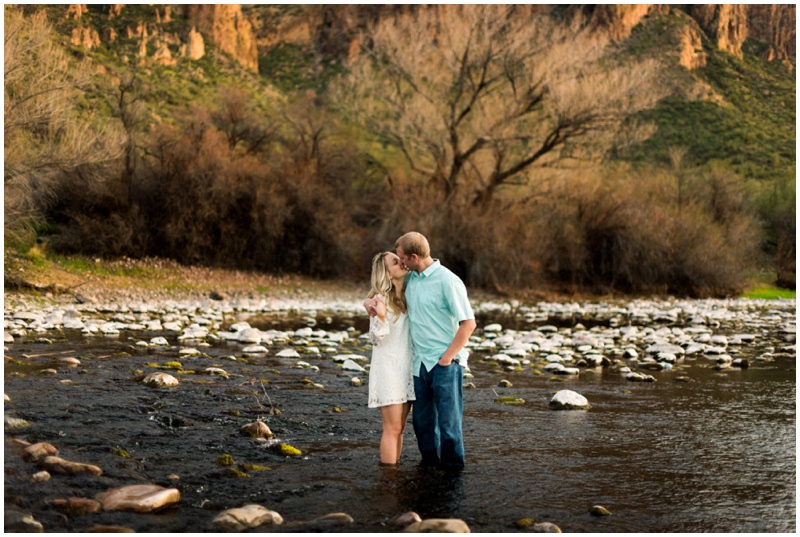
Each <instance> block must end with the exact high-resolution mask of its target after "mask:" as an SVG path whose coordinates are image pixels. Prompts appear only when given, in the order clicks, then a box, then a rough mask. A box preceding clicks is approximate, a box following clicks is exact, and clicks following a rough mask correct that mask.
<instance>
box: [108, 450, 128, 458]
mask: <svg viewBox="0 0 800 537" xmlns="http://www.w3.org/2000/svg"><path fill="white" fill-rule="evenodd" d="M111 453H113V454H115V455H119V456H120V457H122V458H123V459H130V458H131V454H130V453H128V452H127V451H125V450H124V449H122V448H113V449H112V450H111Z"/></svg>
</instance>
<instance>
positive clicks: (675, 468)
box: [4, 301, 796, 532]
mask: <svg viewBox="0 0 800 537" xmlns="http://www.w3.org/2000/svg"><path fill="white" fill-rule="evenodd" d="M749 308H750V311H751V313H749V314H748V315H749V317H748V316H745V319H758V320H757V321H756V322H755V324H756V325H757V326H746V325H744V324H743V323H742V321H741V317H737V318H736V319H734V320H731V321H726V320H724V319H723V320H722V321H721V322H720V321H715V322H713V323H712V324H713V330H711V332H712V333H713V334H714V335H717V336H719V335H725V336H728V337H733V336H734V335H735V334H741V333H748V332H749V333H753V334H755V335H756V336H757V337H756V339H755V341H754V342H751V343H748V344H745V345H742V346H741V348H737V349H736V350H731V348H729V353H730V354H731V355H733V356H734V357H735V358H745V359H748V360H749V362H750V366H749V367H748V368H736V367H734V368H730V367H725V368H721V369H719V368H717V367H715V365H716V361H715V360H713V359H711V358H710V357H709V356H707V355H703V354H700V355H698V356H693V357H687V358H685V359H683V360H679V362H678V363H677V364H676V365H675V366H674V367H672V368H671V369H668V370H664V371H648V373H649V374H652V375H653V377H654V379H655V380H656V381H655V382H631V381H629V380H626V378H625V375H624V374H621V373H620V371H619V368H620V367H621V366H624V365H625V363H624V362H623V360H622V359H621V358H617V359H616V360H613V362H614V363H612V365H611V366H610V367H597V368H588V367H587V368H582V369H581V372H580V374H579V375H574V376H553V375H551V374H549V373H547V372H543V371H542V368H541V367H540V365H541V364H539V366H537V362H536V360H535V359H533V360H532V363H531V364H528V363H524V364H523V365H522V366H521V367H519V368H510V369H513V370H509V369H505V368H504V367H503V366H502V365H498V364H497V363H496V362H493V361H488V360H486V358H489V357H490V356H491V355H492V354H493V353H494V352H498V351H496V350H495V351H491V352H487V351H481V350H480V347H478V346H476V347H473V353H472V355H471V358H470V362H469V365H470V370H471V373H472V376H473V378H470V379H468V380H467V382H470V383H471V384H472V385H474V388H472V387H470V388H466V389H465V390H464V408H465V411H464V441H465V446H466V450H467V467H466V469H465V471H464V472H462V473H461V474H459V475H455V476H454V475H448V474H442V473H439V472H437V471H435V470H427V469H421V468H418V467H417V463H418V461H419V456H418V453H417V451H416V446H415V444H414V436H413V432H412V431H411V426H410V423H409V426H408V430H407V431H406V435H405V442H406V449H405V451H404V454H403V460H402V461H401V464H400V466H399V468H397V469H385V468H380V467H379V466H378V441H379V436H380V417H379V413H378V411H377V410H371V409H368V408H367V407H366V399H367V385H366V382H365V383H364V385H362V386H359V387H356V386H353V385H351V378H353V377H354V376H360V377H361V378H363V379H364V380H366V378H367V377H366V375H365V374H363V373H361V374H359V373H353V372H348V371H343V370H342V368H341V366H340V365H338V364H337V363H335V362H334V361H333V360H332V359H330V356H328V355H326V350H325V345H324V344H322V345H320V347H322V349H323V352H322V353H321V354H320V355H313V354H302V355H301V357H300V358H290V357H286V358H284V357H278V356H276V354H277V353H278V352H279V351H280V350H282V349H286V348H290V347H295V348H298V349H300V350H301V351H302V349H304V348H308V345H307V344H308V341H307V338H306V341H305V342H302V341H299V338H296V339H295V340H291V341H290V342H278V343H273V344H270V345H268V350H269V352H268V353H266V354H254V355H244V354H243V353H242V349H243V347H245V346H246V345H244V344H241V343H237V342H232V341H225V340H222V339H206V340H207V341H208V343H209V344H210V346H198V347H197V349H198V350H200V351H201V352H202V353H203V355H202V356H196V357H184V356H180V355H179V351H180V349H181V348H185V347H189V346H192V345H193V344H197V342H187V341H179V340H178V339H177V337H176V333H174V332H170V331H159V332H145V333H143V332H141V331H126V330H122V331H121V332H120V333H119V334H118V335H115V336H114V337H103V336H92V337H87V336H86V335H84V334H82V333H81V332H80V331H77V330H68V329H63V330H58V331H50V332H48V333H46V334H45V337H47V338H48V339H49V340H50V342H45V341H43V340H42V339H41V338H42V334H32V333H29V334H28V335H26V336H24V337H17V338H15V339H16V340H15V341H14V343H11V344H7V345H6V352H5V357H6V359H5V371H4V389H5V393H6V394H7V395H8V396H10V398H11V402H7V403H6V404H5V409H6V412H7V413H8V414H11V415H13V416H14V417H16V418H22V419H25V420H27V421H29V422H30V425H28V426H27V427H23V428H19V429H14V430H6V434H5V457H4V458H5V471H6V475H5V501H6V507H7V508H8V506H14V507H16V508H20V509H23V510H26V511H27V512H30V513H31V514H32V515H33V516H34V518H35V519H36V520H38V521H39V522H40V523H41V524H42V525H43V526H44V528H45V531H46V532H80V531H86V530H87V529H89V528H91V527H92V526H95V525H97V524H118V525H123V526H127V527H129V528H132V529H135V530H136V531H139V532H155V531H159V532H202V531H208V530H209V522H210V521H211V519H212V518H213V517H214V516H215V515H216V514H217V513H218V512H219V511H221V510H223V509H227V508H232V507H240V506H243V505H246V504H260V505H263V506H265V507H267V508H269V509H272V510H274V511H277V512H278V513H280V514H281V515H282V516H283V518H284V520H285V524H284V525H282V526H264V527H261V528H258V529H257V530H252V531H281V532H288V531H309V530H318V531H330V532H352V531H355V532H381V531H397V528H394V527H392V526H391V525H390V521H391V520H392V519H393V518H394V517H396V516H397V515H400V514H402V513H404V512H407V511H415V512H417V513H419V514H420V515H421V516H422V518H460V519H463V520H464V521H466V522H467V524H468V525H469V527H470V529H471V530H472V531H473V532H523V531H529V530H525V529H520V528H518V527H517V526H516V525H515V521H518V520H519V519H522V518H529V519H531V520H533V521H547V522H552V523H554V524H556V525H558V526H559V527H560V528H561V529H562V530H563V531H565V532H795V531H796V351H795V350H794V339H793V334H788V331H787V330H785V328H786V326H787V322H788V323H790V324H791V323H794V316H795V314H794V302H793V301H792V302H791V303H781V304H779V305H778V306H775V305H768V306H764V307H761V308H755V307H749ZM308 317H309V316H308V315H297V316H293V315H291V314H290V315H286V314H285V313H284V314H281V315H278V316H274V315H269V314H263V315H262V314H259V315H241V314H239V315H236V316H235V317H227V318H226V319H225V320H224V322H223V323H222V328H223V329H226V328H227V327H228V326H229V325H230V324H232V323H234V322H237V321H242V320H246V321H247V322H248V323H249V324H250V325H251V326H253V327H256V328H259V329H260V330H264V331H267V330H284V331H289V333H290V334H291V331H294V330H298V329H300V328H302V327H305V326H306V325H307V324H315V326H314V330H321V331H329V332H336V331H343V330H347V329H348V328H350V332H349V335H350V337H349V338H348V339H344V340H343V341H342V342H341V343H340V345H339V346H338V350H336V353H337V354H349V353H353V354H360V355H364V356H369V347H368V345H367V344H366V340H365V339H363V338H359V337H358V336H359V335H361V334H363V331H364V330H365V329H366V319H364V318H363V316H360V315H358V314H352V315H351V314H342V315H338V314H337V313H336V312H333V313H331V312H318V313H317V314H316V316H315V317H314V320H313V321H311V320H310V319H309V318H308ZM611 317H612V315H605V316H602V315H601V316H599V317H598V316H597V315H596V314H593V315H591V316H585V317H582V316H581V315H580V314H578V315H575V314H561V315H560V316H559V317H553V316H552V315H549V314H548V313H547V311H546V310H542V311H540V312H539V314H538V317H537V316H531V315H530V314H529V315H528V316H527V317H525V316H522V315H515V314H514V312H512V313H508V312H507V310H506V311H505V313H504V311H503V310H497V311H484V312H482V313H481V315H480V318H479V323H478V326H479V330H478V331H476V335H475V342H476V343H477V342H478V341H479V340H482V339H483V338H484V337H485V336H486V334H487V333H484V332H483V330H481V329H482V328H485V327H487V325H489V324H490V323H495V322H498V323H501V324H502V326H503V329H504V330H506V331H508V329H513V330H516V331H517V332H522V331H525V330H533V329H537V328H541V327H542V326H543V325H548V326H552V327H553V328H551V329H553V330H555V329H559V330H561V331H563V330H565V329H572V330H573V331H574V330H575V325H576V324H577V323H583V325H584V326H585V327H588V328H587V330H589V331H591V330H592V329H593V327H594V330H595V333H596V334H598V333H599V332H597V331H598V330H603V329H606V328H607V327H608V326H609V325H613V324H615V321H614V320H613V319H612V320H611V321H609V319H610V318H611ZM654 317H657V316H652V315H651V316H650V317H649V320H647V321H643V320H638V321H637V320H636V319H634V320H633V322H631V320H630V318H628V320H627V324H637V323H638V324H639V327H640V328H641V329H646V328H651V329H652V330H657V329H659V328H663V327H667V328H669V329H673V328H680V327H684V328H686V327H688V326H689V325H688V324H687V320H686V318H684V317H680V318H672V319H667V320H661V321H658V320H655V319H654ZM781 327H782V328H781ZM578 328H580V327H578ZM567 333H568V334H569V330H568V331H567ZM498 334H499V333H498ZM155 336H164V337H166V338H167V340H168V341H169V343H170V345H169V346H168V347H142V346H137V345H136V344H135V343H136V342H137V341H141V340H149V339H150V338H152V337H155ZM303 343H305V344H306V345H303ZM643 346H644V345H640V346H639V352H640V353H643V352H644V349H643V348H642V347H643ZM541 354H544V353H541ZM607 354H610V355H612V356H614V355H613V351H612V350H608V352H607ZM617 354H618V353H617ZM63 357H75V358H78V359H79V360H80V362H81V363H80V365H78V366H73V367H67V366H65V365H64V364H62V363H61V362H58V358H63ZM535 357H536V353H534V354H532V355H531V356H530V358H535ZM232 358H236V359H235V360H234V359H232ZM176 360H177V361H180V362H181V363H182V364H183V369H184V370H195V371H199V370H201V369H203V368H205V367H210V366H214V367H219V368H222V369H224V370H225V371H226V372H227V373H228V374H229V377H227V378H223V377H220V376H208V375H192V374H178V373H177V372H175V371H168V372H171V373H173V374H174V375H175V376H176V377H177V378H178V379H179V380H180V382H181V384H180V385H179V386H178V387H175V388H171V389H154V388H151V387H147V386H145V385H143V384H141V383H140V382H137V380H138V379H140V378H141V375H142V374H143V373H146V372H151V371H153V370H155V369H154V368H153V367H152V366H153V364H164V363H166V362H168V361H176ZM298 360H302V361H304V362H307V363H308V364H310V365H312V366H316V367H317V368H318V370H315V369H309V368H307V367H301V366H298ZM46 369H54V370H55V371H56V374H52V373H53V372H52V371H51V372H50V374H48V373H43V372H42V371H43V370H46ZM502 379H505V380H508V381H509V382H510V383H511V384H512V386H510V387H499V386H498V384H499V382H500V380H502ZM264 380H266V381H267V383H263V381H264ZM308 381H311V382H313V383H315V384H317V385H318V386H316V387H315V386H313V385H312V384H311V383H310V382H308ZM319 385H321V387H320V386H319ZM562 389H569V390H573V391H576V392H578V393H580V394H581V395H583V396H584V397H586V398H587V399H588V400H589V402H590V404H591V408H590V409H589V410H585V411H554V410H551V409H550V408H549V407H548V402H549V400H550V398H551V397H552V396H553V394H554V393H555V392H557V391H559V390H562ZM508 395H513V396H517V397H520V398H522V399H524V401H525V403H524V404H521V405H503V404H500V403H498V402H496V399H497V398H498V397H499V396H508ZM273 408H276V409H278V410H279V411H280V413H279V414H274V413H273V412H272V411H271V409H273ZM257 418H262V419H263V420H264V421H265V422H266V423H267V424H268V425H269V427H270V428H271V429H272V431H273V432H274V433H275V434H276V435H277V438H278V439H280V440H281V441H282V442H285V443H288V444H290V445H292V446H294V447H296V448H298V449H300V450H301V451H302V452H303V454H302V455H301V456H299V457H284V456H281V455H278V454H276V453H274V452H273V451H272V450H270V449H269V448H268V447H266V446H265V445H263V444H257V443H256V442H254V441H253V440H252V439H249V438H247V437H244V436H241V435H240V434H239V433H238V430H239V428H240V427H241V426H242V425H244V424H246V423H249V422H252V421H254V420H255V419H257ZM12 437H16V438H21V439H24V440H26V441H28V442H49V443H51V444H53V445H55V446H56V447H58V448H59V450H60V452H61V454H60V456H61V457H63V458H65V459H68V460H73V461H78V462H85V463H90V464H95V465H98V466H100V467H101V468H102V469H103V475H102V476H100V477H87V476H59V475H55V476H53V478H52V479H51V480H49V481H46V482H41V483H32V482H30V480H29V477H30V475H31V474H32V473H33V472H34V471H35V468H34V467H33V466H32V465H30V464H28V463H25V462H23V461H22V460H21V458H20V457H19V456H18V454H19V451H20V448H19V447H17V446H16V445H15V444H13V443H12V442H11V438H12ZM223 454H228V455H231V456H232V457H233V459H234V460H235V461H236V462H237V463H239V464H242V465H261V466H267V467H269V469H268V470H264V471H252V470H248V469H247V468H246V467H244V466H242V467H241V468H244V472H245V474H246V477H238V478H237V477H234V476H233V475H232V473H230V472H229V471H228V470H227V469H226V468H224V467H222V466H220V465H219V464H218V463H217V459H218V457H219V456H220V455H223ZM240 475H241V474H240ZM137 483H156V484H159V485H163V486H167V487H176V488H178V489H179V490H180V492H181V500H180V502H179V503H178V504H177V505H175V506H172V507H170V508H168V509H166V510H164V511H161V512H158V513H152V514H136V513H125V512H111V511H106V512H100V513H96V514H90V515H77V516H72V515H64V514H61V513H60V512H58V511H57V510H55V509H53V508H52V507H51V504H50V502H51V500H53V499H54V498H68V497H86V498H91V497H94V496H95V495H96V494H98V493H100V492H103V491H104V490H107V489H109V488H114V487H119V486H122V485H128V484H137ZM594 505H602V506H603V507H605V508H606V509H608V510H609V511H611V513H612V514H611V515H609V516H604V517H597V516H593V515H592V514H590V512H589V510H590V508H591V507H592V506H594ZM333 512H345V513H347V514H349V515H351V516H352V517H353V519H354V520H355V522H353V523H352V524H344V525H337V524H334V523H327V524H322V523H318V524H317V525H316V526H315V525H309V523H308V521H310V520H312V519H315V518H317V517H320V516H323V515H325V514H328V513H333Z"/></svg>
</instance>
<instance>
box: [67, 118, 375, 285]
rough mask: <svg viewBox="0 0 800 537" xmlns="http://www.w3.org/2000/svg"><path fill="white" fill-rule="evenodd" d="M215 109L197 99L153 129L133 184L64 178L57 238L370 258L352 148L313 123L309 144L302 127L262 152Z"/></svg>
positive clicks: (145, 247) (243, 261)
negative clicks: (178, 118) (224, 126)
mask: <svg viewBox="0 0 800 537" xmlns="http://www.w3.org/2000/svg"><path fill="white" fill-rule="evenodd" d="M214 116H215V114H213V113H209V112H208V111H207V110H204V109H202V108H197V109H194V110H192V111H191V113H189V114H187V116H186V117H185V118H184V120H183V121H182V122H180V123H179V124H178V125H176V126H169V125H166V124H162V125H159V126H158V127H157V128H155V129H154V130H153V131H152V132H151V133H150V135H149V138H148V140H147V142H146V146H145V151H144V154H145V155H146V157H145V158H143V159H142V162H141V163H140V164H139V165H138V166H137V167H136V170H137V172H136V177H135V178H134V180H133V182H132V183H131V184H125V180H124V179H123V177H124V174H122V173H120V174H119V175H118V176H117V178H116V179H112V180H108V181H105V182H96V183H94V184H93V185H92V186H91V187H89V188H81V185H82V181H81V180H80V178H79V177H72V178H71V179H70V180H66V181H64V182H63V183H62V185H61V187H60V190H59V195H58V197H59V199H60V203H59V205H58V208H57V210H56V211H54V212H53V218H54V219H55V220H56V221H57V222H58V223H60V224H61V226H60V233H59V234H58V236H57V237H55V238H54V240H53V241H52V245H53V247H54V248H55V249H56V250H58V251H62V252H82V253H92V254H99V255H112V256H119V255H129V256H144V255H148V256H161V257H168V258H173V259H176V260H178V261H181V262H183V263H196V264H210V265H216V266H226V267H240V268H242V267H243V268H255V269H260V270H264V271H270V272H283V271H288V272H297V273H304V274H310V275H315V276H322V277H329V276H341V275H343V274H346V273H347V271H348V267H350V266H352V264H354V263H362V264H364V265H365V266H366V264H367V262H368V255H369V251H368V249H367V248H365V246H364V231H363V230H362V229H361V228H360V227H358V226H357V225H355V224H354V221H353V219H354V217H355V216H357V215H359V214H360V211H359V197H358V196H357V195H356V193H355V192H354V191H353V189H352V186H351V185H352V184H353V179H354V176H355V175H357V174H358V173H359V172H360V171H361V170H360V168H359V167H360V166H361V163H360V161H359V159H358V158H354V155H353V154H352V151H351V150H348V149H345V148H343V147H339V146H337V145H336V144H335V143H333V142H328V141H327V140H326V139H324V137H322V136H319V133H317V134H318V136H317V140H316V141H315V143H314V147H313V149H311V150H308V149H309V148H308V147H306V146H304V145H303V143H301V142H302V140H304V138H303V136H298V137H292V138H287V139H286V140H284V141H283V142H281V143H279V142H278V141H273V143H271V144H269V145H267V146H265V147H264V149H263V150H262V151H259V152H255V153H254V152H252V151H249V150H242V148H241V147H239V146H238V145H237V144H236V143H231V136H230V132H229V131H228V132H223V131H221V130H220V129H219V128H218V127H217V126H216V125H215V122H214ZM216 116H217V117H218V114H216ZM287 117H290V116H287ZM251 119H252V118H251ZM322 128H323V129H324V128H327V127H325V126H323V127H322ZM298 140H299V141H298ZM245 141H247V140H245Z"/></svg>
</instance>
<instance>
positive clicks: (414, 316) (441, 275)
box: [405, 259, 475, 376]
mask: <svg viewBox="0 0 800 537" xmlns="http://www.w3.org/2000/svg"><path fill="white" fill-rule="evenodd" d="M405 295H406V304H407V305H408V320H409V323H410V326H411V341H412V342H413V344H414V361H413V363H412V371H413V372H414V375H416V376H419V370H420V365H421V364H425V368H426V369H427V370H428V371H430V370H431V369H432V368H433V366H435V365H436V362H438V361H439V358H441V356H442V354H444V351H446V350H447V347H449V346H450V344H451V343H452V342H453V338H454V337H455V335H456V332H457V331H458V323H459V322H461V321H466V320H467V319H474V318H475V314H474V313H473V311H472V306H470V303H469V298H468V297H467V288H466V287H465V286H464V282H462V281H461V278H459V277H458V276H456V275H455V274H453V273H452V272H451V271H450V270H449V269H448V268H446V267H443V266H442V264H441V263H439V260H438V259H436V260H434V263H433V265H431V266H430V267H428V268H427V269H426V270H425V271H424V272H422V274H420V273H418V272H416V271H412V272H410V273H409V275H408V277H407V278H406V289H405ZM467 356H469V352H468V351H467V350H466V349H461V351H460V352H459V353H458V358H459V361H460V362H461V365H462V366H466V364H467Z"/></svg>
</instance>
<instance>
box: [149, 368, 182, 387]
mask: <svg viewBox="0 0 800 537" xmlns="http://www.w3.org/2000/svg"><path fill="white" fill-rule="evenodd" d="M142 383H143V384H147V385H148V386H152V387H153V388H169V387H171V386H177V385H178V384H179V383H178V379H176V378H175V377H173V376H172V375H170V374H168V373H164V372H163V371H157V372H155V373H150V374H149V375H147V376H146V377H145V378H144V380H143V381H142Z"/></svg>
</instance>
